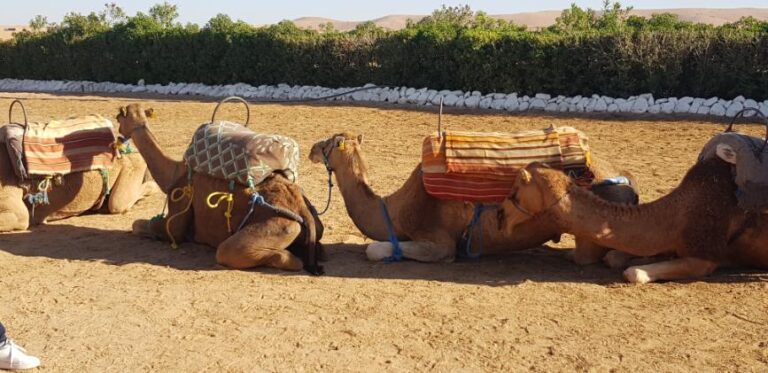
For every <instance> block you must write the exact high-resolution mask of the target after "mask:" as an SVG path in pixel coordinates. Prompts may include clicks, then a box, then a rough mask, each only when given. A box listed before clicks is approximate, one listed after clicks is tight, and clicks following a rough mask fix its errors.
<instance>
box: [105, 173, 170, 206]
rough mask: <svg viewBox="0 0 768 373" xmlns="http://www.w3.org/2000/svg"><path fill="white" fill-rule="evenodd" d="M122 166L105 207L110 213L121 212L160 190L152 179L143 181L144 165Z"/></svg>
mask: <svg viewBox="0 0 768 373" xmlns="http://www.w3.org/2000/svg"><path fill="white" fill-rule="evenodd" d="M134 165H135V166H136V168H133V167H123V168H122V169H121V170H120V174H119V175H118V176H117V180H115V184H114V185H113V186H112V191H111V192H110V195H109V201H108V203H107V208H108V209H109V213H110V214H123V213H125V212H126V211H128V210H129V209H130V208H131V207H133V205H135V204H136V202H138V201H139V200H141V199H142V198H144V197H147V196H149V195H151V194H153V193H155V192H157V191H159V190H160V187H158V186H157V183H155V182H154V181H153V180H147V181H144V174H145V172H146V168H147V167H146V165H143V166H139V165H136V164H134Z"/></svg>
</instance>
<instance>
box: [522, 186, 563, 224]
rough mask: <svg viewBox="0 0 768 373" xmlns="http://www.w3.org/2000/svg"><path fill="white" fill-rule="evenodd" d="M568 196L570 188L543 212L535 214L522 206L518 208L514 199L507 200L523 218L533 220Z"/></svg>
mask: <svg viewBox="0 0 768 373" xmlns="http://www.w3.org/2000/svg"><path fill="white" fill-rule="evenodd" d="M577 188H578V187H577ZM569 194H571V191H570V188H569V190H568V191H566V192H565V193H563V195H562V196H560V198H558V199H557V200H556V201H555V202H553V203H552V204H551V205H549V206H547V207H546V208H545V209H543V210H541V211H539V212H537V213H532V212H530V211H528V210H526V209H525V208H523V206H520V204H519V203H518V202H517V199H515V198H510V199H509V200H510V201H512V206H515V208H516V209H517V210H518V211H520V212H522V213H523V214H524V215H525V216H527V217H529V218H533V217H535V216H537V215H541V214H544V213H546V212H548V211H549V210H550V209H551V208H553V207H555V206H557V205H558V204H560V201H562V200H563V198H565V197H566V196H567V195H569ZM515 197H516V196H515Z"/></svg>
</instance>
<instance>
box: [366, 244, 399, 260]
mask: <svg viewBox="0 0 768 373" xmlns="http://www.w3.org/2000/svg"><path fill="white" fill-rule="evenodd" d="M392 251H393V246H392V243H390V242H387V241H380V242H379V241H377V242H373V243H371V244H370V245H368V247H367V248H366V249H365V255H366V256H368V260H370V261H373V262H378V261H382V260H384V259H386V258H389V257H390V256H392Z"/></svg>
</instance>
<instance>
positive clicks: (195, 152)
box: [184, 121, 299, 186]
mask: <svg viewBox="0 0 768 373" xmlns="http://www.w3.org/2000/svg"><path fill="white" fill-rule="evenodd" d="M184 160H185V161H186V162H187V165H188V166H189V167H191V168H192V170H194V171H195V172H201V173H204V174H207V175H210V176H212V177H215V178H219V179H224V180H227V181H236V182H238V183H240V184H243V185H246V186H249V185H250V184H251V183H252V184H254V185H256V184H259V183H261V182H262V181H264V179H266V178H267V177H269V176H270V175H272V174H273V173H275V172H279V173H282V174H283V175H285V176H286V177H287V178H289V179H291V180H293V181H296V179H297V177H298V165H299V144H298V143H296V141H295V140H294V139H292V138H290V137H286V136H280V135H264V134H258V133H256V132H253V131H252V130H250V129H248V128H246V127H245V126H243V125H241V124H238V123H233V122H226V121H217V122H215V123H205V124H203V125H201V126H200V127H198V129H197V130H196V131H195V134H194V135H193V136H192V142H191V143H190V144H189V147H187V151H186V152H185V153H184Z"/></svg>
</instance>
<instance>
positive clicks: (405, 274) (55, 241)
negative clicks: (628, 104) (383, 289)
mask: <svg viewBox="0 0 768 373" xmlns="http://www.w3.org/2000/svg"><path fill="white" fill-rule="evenodd" d="M33 229H34V230H33V231H31V232H21V233H12V234H3V235H0V250H4V251H6V252H8V253H11V254H14V255H18V256H26V257H47V258H51V259H62V260H80V261H94V262H100V263H108V264H112V265H125V264H132V263H145V264H150V265H156V266H163V267H170V268H176V269H179V270H202V271H207V270H221V269H222V268H221V267H219V266H217V264H216V260H215V255H214V250H213V249H212V248H210V247H207V246H203V245H197V244H193V243H189V242H187V243H184V244H182V245H181V247H180V248H179V249H178V250H171V249H170V248H169V246H168V244H167V243H165V242H160V241H152V240H147V239H142V238H139V237H136V236H133V235H131V234H130V233H128V232H126V231H114V230H100V229H95V228H86V227H79V226H72V225H66V224H56V225H42V226H37V227H34V228H33ZM62 243H64V244H62ZM325 248H326V251H327V253H328V261H326V262H325V263H324V266H325V270H326V276H329V277H339V278H357V279H383V280H424V281H440V282H452V283H459V284H472V285H485V286H505V285H514V284H520V283H523V282H526V281H533V282H577V283H592V284H599V285H621V284H623V283H624V279H623V278H622V276H621V272H620V271H618V270H613V269H609V268H607V267H605V266H604V265H602V264H593V265H588V266H577V265H575V264H573V263H572V262H570V260H569V259H568V258H567V255H566V253H567V251H565V250H554V249H550V248H547V247H543V248H536V249H531V250H525V251H519V252H512V253H510V254H508V255H504V256H487V257H481V258H479V259H459V260H457V261H456V262H454V263H419V262H414V261H403V262H399V263H381V262H370V261H368V260H367V259H366V257H365V245H361V244H326V245H325ZM252 271H254V272H261V273H269V274H270V275H277V276H308V275H307V274H306V273H305V272H285V271H278V270H272V269H255V270H252ZM764 277H765V271H751V270H743V269H722V270H719V271H717V272H716V273H715V274H714V275H712V276H710V277H707V278H705V279H702V280H701V281H706V282H715V283H728V282H752V281H764Z"/></svg>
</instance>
